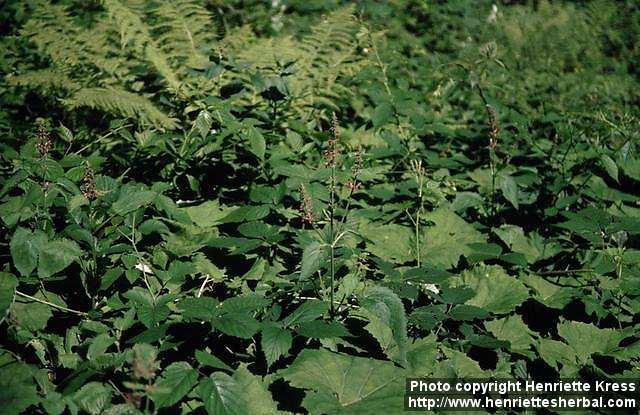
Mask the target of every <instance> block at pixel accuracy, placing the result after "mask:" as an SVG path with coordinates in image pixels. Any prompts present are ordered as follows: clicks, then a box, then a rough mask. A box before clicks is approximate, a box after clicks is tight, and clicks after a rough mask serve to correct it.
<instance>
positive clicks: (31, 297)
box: [16, 290, 87, 316]
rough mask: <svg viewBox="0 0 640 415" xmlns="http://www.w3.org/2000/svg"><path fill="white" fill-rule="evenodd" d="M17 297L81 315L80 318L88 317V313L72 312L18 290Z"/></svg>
mask: <svg viewBox="0 0 640 415" xmlns="http://www.w3.org/2000/svg"><path fill="white" fill-rule="evenodd" d="M16 295H19V296H20V297H24V298H27V299H29V300H31V301H35V302H37V303H41V304H45V305H48V306H49V307H53V308H57V309H58V310H62V311H66V312H68V313H73V314H77V315H79V316H86V315H87V313H85V312H82V311H78V310H72V309H70V308H67V307H63V306H61V305H58V304H54V303H52V302H49V301H46V300H41V299H39V298H36V297H33V296H30V295H29V294H25V293H23V292H21V291H18V290H16Z"/></svg>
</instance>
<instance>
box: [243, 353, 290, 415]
mask: <svg viewBox="0 0 640 415" xmlns="http://www.w3.org/2000/svg"><path fill="white" fill-rule="evenodd" d="M233 379H234V380H235V381H236V384H237V385H238V387H239V389H240V390H242V391H243V392H244V396H245V402H246V405H247V408H246V409H247V412H246V413H247V414H251V415H274V414H279V413H280V411H278V406H277V405H276V403H275V402H274V401H273V397H272V396H271V393H270V392H269V390H268V389H267V385H266V384H265V383H264V381H263V380H262V379H260V377H258V376H255V375H253V374H251V372H249V370H248V369H247V367H246V366H245V365H244V364H241V365H240V367H239V368H238V370H236V371H235V372H234V374H233Z"/></svg>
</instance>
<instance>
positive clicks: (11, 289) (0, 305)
mask: <svg viewBox="0 0 640 415" xmlns="http://www.w3.org/2000/svg"><path fill="white" fill-rule="evenodd" d="M17 287H18V280H17V279H16V277H14V276H13V275H12V274H9V273H8V272H0V324H2V322H3V321H4V319H5V317H6V316H7V313H9V309H10V308H11V304H13V300H14V299H15V296H16V288H17Z"/></svg>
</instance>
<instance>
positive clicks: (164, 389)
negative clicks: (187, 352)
mask: <svg viewBox="0 0 640 415" xmlns="http://www.w3.org/2000/svg"><path fill="white" fill-rule="evenodd" d="M197 382H198V372H197V371H196V370H195V369H193V368H192V367H191V366H190V365H189V364H188V363H187V362H174V363H171V364H170V365H169V366H167V367H166V368H165V369H164V371H163V372H162V377H161V378H160V379H158V380H157V381H156V383H155V385H154V388H153V393H152V395H151V396H152V398H153V401H154V402H155V403H156V405H157V407H158V408H164V407H168V406H172V405H174V404H176V403H177V402H179V401H180V400H181V399H182V398H183V397H184V396H185V395H186V394H187V393H189V391H191V389H192V388H193V387H194V386H195V384H196V383H197Z"/></svg>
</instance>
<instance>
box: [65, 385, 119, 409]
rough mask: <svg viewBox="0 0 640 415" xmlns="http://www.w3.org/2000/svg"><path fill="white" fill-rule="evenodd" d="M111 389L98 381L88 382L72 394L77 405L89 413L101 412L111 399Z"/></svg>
mask: <svg viewBox="0 0 640 415" xmlns="http://www.w3.org/2000/svg"><path fill="white" fill-rule="evenodd" d="M112 394H113V389H111V388H110V387H109V386H107V385H105V384H103V383H99V382H89V383H87V384H86V385H84V386H83V387H82V388H80V390H78V391H77V392H76V393H75V394H74V395H73V400H74V401H75V402H76V404H77V405H78V407H79V408H80V409H82V410H84V411H86V412H88V413H89V414H91V415H98V414H101V413H102V412H103V410H104V409H105V408H106V406H107V404H108V403H109V402H110V401H111V396H112Z"/></svg>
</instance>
